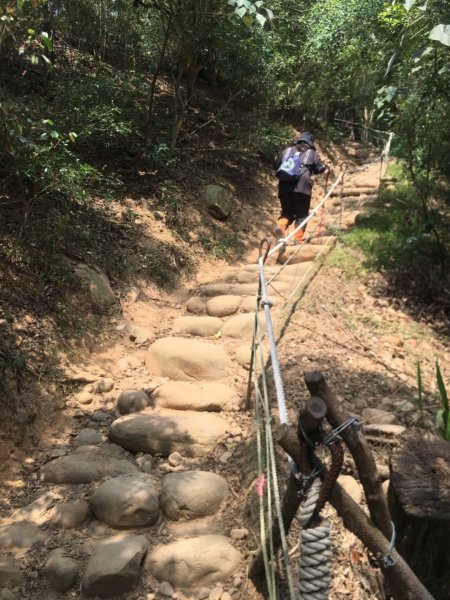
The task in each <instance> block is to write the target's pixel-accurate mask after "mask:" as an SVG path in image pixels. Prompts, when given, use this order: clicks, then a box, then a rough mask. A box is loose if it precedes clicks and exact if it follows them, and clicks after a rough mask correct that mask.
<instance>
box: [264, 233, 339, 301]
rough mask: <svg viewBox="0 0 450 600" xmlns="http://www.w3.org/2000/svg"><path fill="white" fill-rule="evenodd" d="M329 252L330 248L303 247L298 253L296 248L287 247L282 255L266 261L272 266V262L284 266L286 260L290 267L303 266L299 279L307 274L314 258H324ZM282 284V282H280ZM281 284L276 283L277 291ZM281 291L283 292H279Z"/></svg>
mask: <svg viewBox="0 0 450 600" xmlns="http://www.w3.org/2000/svg"><path fill="white" fill-rule="evenodd" d="M330 250H331V246H319V245H310V244H306V245H304V246H303V247H302V248H301V250H300V251H298V247H297V246H288V247H287V248H286V249H285V251H284V252H283V253H280V254H279V255H278V256H275V255H274V256H271V257H270V258H269V259H268V262H269V261H270V262H269V264H273V263H274V262H275V263H277V264H284V263H285V262H286V261H287V260H289V265H292V267H294V266H297V265H302V263H303V264H304V265H305V266H304V267H303V273H302V272H299V276H298V277H299V278H300V277H301V276H302V275H304V274H306V273H308V271H309V269H310V268H311V263H312V262H314V260H315V259H316V257H317V256H318V255H319V254H320V255H321V256H325V255H326V254H328V253H329V252H330ZM281 283H282V282H281ZM281 283H276V284H275V287H276V289H279V286H280V285H281ZM291 290H292V285H291V286H290V288H289V291H291ZM280 291H283V290H280Z"/></svg>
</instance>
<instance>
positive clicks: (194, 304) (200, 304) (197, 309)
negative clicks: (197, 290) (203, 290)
mask: <svg viewBox="0 0 450 600" xmlns="http://www.w3.org/2000/svg"><path fill="white" fill-rule="evenodd" d="M186 310H187V311H188V312H190V313H192V314H193V315H204V314H205V312H206V306H205V301H204V300H203V298H200V297H199V296H194V297H193V298H190V299H189V300H188V301H187V303H186Z"/></svg>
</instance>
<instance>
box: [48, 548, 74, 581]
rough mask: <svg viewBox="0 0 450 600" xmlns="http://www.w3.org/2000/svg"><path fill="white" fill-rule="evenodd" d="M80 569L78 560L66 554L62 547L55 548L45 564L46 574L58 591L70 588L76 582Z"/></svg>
mask: <svg viewBox="0 0 450 600" xmlns="http://www.w3.org/2000/svg"><path fill="white" fill-rule="evenodd" d="M79 570H80V568H79V566H78V564H77V563H76V561H75V560H74V559H73V558H70V557H69V556H66V555H65V554H64V550H63V549H62V548H56V549H55V550H53V551H52V552H51V553H50V556H49V557H48V559H47V562H46V563H45V565H44V575H45V577H46V578H47V579H48V582H49V583H50V585H51V587H52V588H53V589H54V590H56V591H57V592H65V591H67V590H69V589H70V588H71V587H72V586H73V584H74V583H75V581H76V579H77V577H78V572H79Z"/></svg>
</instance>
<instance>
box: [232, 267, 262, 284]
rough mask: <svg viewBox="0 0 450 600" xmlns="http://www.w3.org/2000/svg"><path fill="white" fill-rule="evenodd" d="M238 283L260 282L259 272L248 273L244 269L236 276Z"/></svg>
mask: <svg viewBox="0 0 450 600" xmlns="http://www.w3.org/2000/svg"><path fill="white" fill-rule="evenodd" d="M236 281H237V282H238V283H255V282H256V283H257V282H258V281H259V273H258V272H257V271H248V270H246V269H244V270H243V271H239V273H238V274H237V275H236Z"/></svg>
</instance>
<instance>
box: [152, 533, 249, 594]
mask: <svg viewBox="0 0 450 600" xmlns="http://www.w3.org/2000/svg"><path fill="white" fill-rule="evenodd" d="M240 563H241V555H240V553H239V552H238V550H236V548H234V546H232V545H231V544H230V542H229V541H228V540H227V538H226V537H224V536H221V535H203V536H200V537H196V538H188V539H185V540H179V541H177V542H173V543H171V544H166V545H165V546H160V547H158V548H156V549H155V550H154V551H153V552H152V553H151V554H150V555H149V556H148V558H147V560H146V566H148V568H149V570H150V572H151V574H152V575H153V576H154V577H156V579H158V580H159V581H168V582H169V583H171V584H172V585H175V586H180V587H183V588H190V587H201V586H204V585H210V584H211V583H215V582H216V581H223V580H225V579H227V578H228V577H229V576H230V575H231V574H232V573H234V572H235V571H236V570H237V568H238V567H239V565H240Z"/></svg>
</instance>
